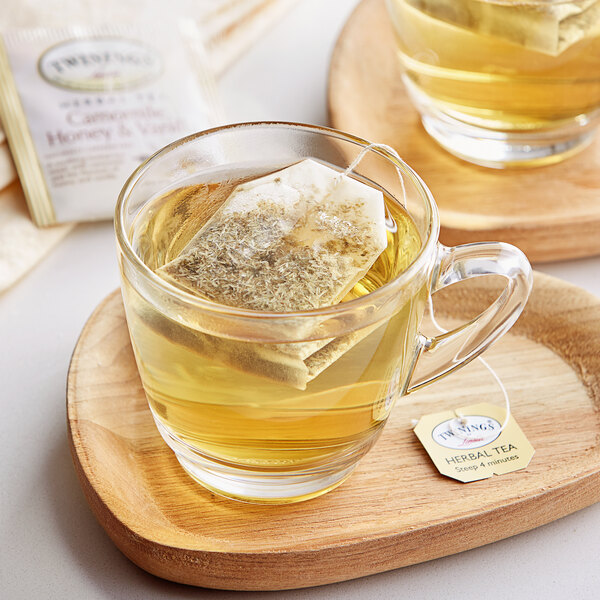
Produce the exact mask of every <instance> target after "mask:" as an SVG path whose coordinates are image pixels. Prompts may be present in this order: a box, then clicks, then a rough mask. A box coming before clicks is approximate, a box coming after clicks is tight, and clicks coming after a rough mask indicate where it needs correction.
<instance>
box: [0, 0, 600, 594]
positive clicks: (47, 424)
mask: <svg viewBox="0 0 600 600" xmlns="http://www.w3.org/2000/svg"><path fill="white" fill-rule="evenodd" d="M355 4H356V1H355V0H327V1H323V0H305V1H304V2H303V3H301V5H300V6H298V8H296V9H295V10H294V11H293V12H292V13H290V14H289V16H287V17H286V18H285V20H284V21H283V22H281V24H280V25H279V26H278V27H277V28H276V29H275V30H273V31H271V32H270V33H268V34H267V35H265V36H264V37H263V39H262V40H261V41H260V42H259V43H258V44H257V45H256V46H255V47H254V48H253V49H252V50H251V51H249V52H248V53H247V54H246V55H245V56H244V57H243V59H241V60H240V61H239V63H237V64H236V65H235V67H234V68H232V69H231V70H230V72H229V73H228V74H227V75H226V76H225V77H224V78H223V79H222V81H221V84H220V87H221V92H222V97H223V101H224V104H225V106H226V109H227V111H228V117H229V119H230V120H231V121H243V120H260V119H282V120H290V121H303V122H312V123H321V124H326V123H327V113H326V103H325V90H326V78H327V70H328V62H329V56H330V53H331V49H332V47H333V44H334V42H335V39H336V37H337V35H338V33H339V31H340V28H341V26H342V24H343V23H344V21H345V20H346V18H347V16H348V15H349V14H350V12H351V10H352V8H353V6H354V5H355ZM599 235H600V232H599ZM538 268H539V269H540V270H542V271H544V272H546V273H550V274H552V275H555V276H557V277H560V278H563V279H565V280H567V281H570V282H573V283H575V284H577V285H580V286H581V287H583V288H586V289H587V290H589V291H591V292H593V293H595V294H596V295H598V296H600V258H592V259H587V260H578V261H570V262H564V263H556V264H553V265H542V266H540V267H538ZM117 285H118V277H117V267H116V260H115V244H114V241H113V233H112V228H111V225H110V224H108V223H101V224H93V225H81V226H79V227H77V228H76V229H75V230H74V231H73V232H72V233H71V234H70V235H69V237H68V238H67V239H66V240H65V241H64V242H63V243H62V244H60V246H59V247H57V248H56V249H55V250H54V251H53V252H52V253H51V254H50V255H49V256H48V257H47V258H46V259H45V260H44V261H43V262H42V263H40V264H39V265H38V266H37V267H36V268H35V269H34V270H33V271H32V272H30V273H29V274H28V275H27V276H26V277H25V278H23V279H22V280H21V281H20V282H19V283H18V284H17V285H15V286H14V287H13V288H12V289H10V290H9V291H8V292H6V293H5V294H3V295H0V340H1V341H2V344H1V348H2V355H1V357H0V389H1V392H0V393H1V401H2V406H3V409H2V419H1V420H0V435H1V437H0V443H1V445H2V446H1V447H2V455H1V456H2V459H1V461H0V473H1V475H0V597H1V598H6V599H7V600H17V599H21V598H23V599H37V598H58V599H64V600H67V599H86V600H87V599H95V598H127V599H131V600H135V599H138V598H139V599H152V598H216V599H221V600H226V599H230V598H236V599H237V598H239V599H240V600H241V599H245V598H264V597H267V598H271V599H273V600H276V599H277V600H279V599H280V598H285V599H296V600H300V599H301V600H308V599H311V600H313V599H314V600H333V599H345V600H351V599H358V598H361V599H371V598H386V599H387V598H412V599H426V598H436V599H438V598H450V599H453V598H459V597H460V598H461V599H462V600H468V599H471V598H472V599H478V600H479V599H480V598H481V597H485V598H486V599H496V598H498V599H500V598H502V599H505V598H516V599H521V598H523V599H535V598H544V599H545V600H551V599H554V598H557V599H558V598H560V599H561V600H563V599H564V598H574V599H578V600H579V599H592V598H594V599H596V598H600V541H599V540H600V504H596V505H594V506H591V507H589V508H587V509H585V510H582V511H579V512H578V513H575V514H573V515H571V516H568V517H566V518H563V519H561V520H559V521H556V522H554V523H551V524H549V525H546V526H544V527H540V528H538V529H536V530H534V531H530V532H528V533H524V534H521V535H518V536H515V537H513V538H510V539H507V540H504V541H501V542H497V543H495V544H491V545H488V546H484V547H482V548H478V549H475V550H471V551H469V552H464V553H462V554H458V555H454V556H449V557H447V558H443V559H439V560H435V561H432V562H429V563H424V564H420V565H416V566H412V567H407V568H404V569H399V570H396V571H392V572H388V573H383V574H379V575H373V576H371V577H365V578H362V579H358V580H355V581H349V582H345V583H340V584H334V585H329V586H324V587H320V588H312V589H306V590H295V591H287V592H275V593H271V594H265V593H259V592H255V593H236V592H220V591H214V590H205V589H197V588H191V587H186V586H183V585H177V584H174V583H170V582H166V581H162V580H160V579H158V578H155V577H153V576H151V575H148V574H147V573H145V572H144V571H142V570H140V569H139V568H137V567H136V566H134V565H133V564H132V563H130V562H129V560H128V559H126V558H125V557H124V556H123V555H122V554H121V553H120V552H119V551H118V550H117V549H116V547H115V546H114V545H113V544H112V542H111V541H110V540H109V538H108V537H107V535H106V534H105V533H104V531H103V530H102V528H101V527H100V526H99V525H98V524H97V522H96V520H95V519H94V517H93V516H92V513H91V512H90V510H89V508H88V506H87V504H86V501H85V499H84V497H83V494H82V492H81V490H80V488H79V484H78V482H77V479H76V476H75V473H74V470H73V465H72V463H71V457H70V454H69V447H68V443H67V434H66V426H65V380H66V376H67V369H68V366H69V359H70V356H71V352H72V350H73V347H74V345H75V342H76V341H77V337H78V335H79V332H80V331H81V328H82V327H83V324H84V323H85V321H86V319H87V318H88V316H89V315H90V313H91V312H92V310H93V309H94V307H95V306H96V305H97V304H98V302H99V301H100V300H101V299H102V298H103V297H104V296H105V295H106V294H107V293H108V292H110V291H111V290H112V289H114V288H115V287H117Z"/></svg>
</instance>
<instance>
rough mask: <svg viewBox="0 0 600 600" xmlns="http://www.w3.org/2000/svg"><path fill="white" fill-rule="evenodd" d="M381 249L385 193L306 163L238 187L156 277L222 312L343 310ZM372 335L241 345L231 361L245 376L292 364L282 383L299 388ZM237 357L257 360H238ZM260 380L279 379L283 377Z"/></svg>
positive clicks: (384, 238) (364, 332) (384, 239)
mask: <svg viewBox="0 0 600 600" xmlns="http://www.w3.org/2000/svg"><path fill="white" fill-rule="evenodd" d="M386 246H387V233H386V227H385V209H384V200H383V194H382V193H381V192H380V191H379V190H376V189H374V188H372V187H370V186H368V185H366V184H363V183H361V182H359V181H358V180H356V179H353V178H351V177H349V176H347V175H346V174H341V173H339V172H337V171H335V170H333V169H331V168H330V167H327V166H325V165H323V164H321V163H318V162H316V161H314V160H310V159H309V160H304V161H302V162H299V163H297V164H295V165H292V166H290V167H287V168H285V169H282V170H280V171H277V172H275V173H272V174H270V175H266V176H264V177H260V178H258V179H254V180H252V181H247V182H245V183H242V184H240V185H238V186H237V187H236V188H235V189H234V190H233V192H232V193H231V194H230V196H229V197H228V199H227V200H226V201H225V202H224V203H223V205H222V206H221V207H220V208H219V209H218V210H217V211H216V213H215V214H214V215H213V216H212V217H211V218H210V219H209V220H208V221H207V222H206V223H205V224H204V225H203V226H202V227H201V228H200V230H199V231H198V233H197V234H196V235H195V236H194V237H193V238H192V239H191V241H190V242H189V244H188V245H187V246H186V247H185V248H184V249H183V251H182V252H181V253H180V254H179V256H177V258H175V259H174V260H172V261H170V262H168V263H167V264H165V265H164V266H163V267H161V268H160V269H158V270H157V273H158V274H159V275H160V276H161V277H162V278H164V279H165V280H167V281H169V282H170V283H172V284H174V285H176V286H178V287H180V288H183V289H185V290H187V291H190V292H192V293H194V294H197V295H199V296H201V297H203V298H206V299H209V300H212V301H215V302H218V303H220V304H226V305H230V306H235V307H242V308H247V309H253V310H261V311H269V312H290V311H302V310H310V309H315V308H322V307H324V306H330V305H334V304H337V303H338V302H340V301H341V300H342V299H343V298H344V296H346V294H347V293H348V292H349V291H350V290H351V289H352V288H353V287H354V286H355V284H356V283H357V282H358V281H359V280H360V279H361V278H362V277H364V275H365V274H366V273H367V271H368V270H369V269H370V268H371V266H372V265H373V263H374V262H375V261H376V260H377V258H378V257H379V255H380V254H381V253H382V252H383V250H384V249H385V248H386ZM372 329H373V327H371V328H367V329H366V330H365V329H363V330H360V331H358V332H353V333H351V334H348V335H347V336H344V338H343V339H342V338H340V339H337V340H331V339H325V340H315V341H308V342H299V343H288V344H271V345H260V344H240V343H237V347H236V348H235V350H234V349H233V347H232V349H231V353H229V355H230V357H231V358H232V359H233V358H234V355H236V359H235V361H233V360H232V361H231V362H232V364H233V366H238V367H239V366H240V364H241V365H245V368H244V370H246V368H247V367H248V366H250V365H251V364H252V363H254V364H255V366H257V365H258V364H259V362H260V364H264V361H265V360H268V361H269V362H272V363H273V364H276V363H277V362H278V361H281V362H282V364H283V363H285V364H286V372H289V370H290V369H291V368H293V365H294V364H295V365H296V367H295V369H296V371H295V374H294V376H293V377H291V376H289V375H286V376H285V377H284V379H285V380H286V381H288V382H289V383H290V384H291V385H293V386H294V387H298V388H299V389H304V388H305V387H306V383H307V382H308V381H310V380H311V379H312V378H314V377H316V376H317V375H318V374H319V373H320V372H321V371H323V370H324V369H325V368H327V366H329V365H330V364H332V363H333V362H334V361H335V360H336V359H337V358H338V357H339V356H340V355H341V354H343V353H344V352H346V351H347V350H348V349H350V347H352V346H353V345H354V344H355V343H357V342H358V341H359V339H362V338H363V337H364V336H365V335H367V334H368V333H369V332H370V331H372ZM301 335H302V332H299V336H301ZM232 344H234V343H233V342H230V341H225V340H223V343H222V345H221V348H220V353H219V354H220V355H221V358H222V357H223V350H224V346H225V345H232ZM242 348H245V351H244V352H246V353H247V352H250V353H253V354H255V357H254V359H249V358H248V356H245V358H244V359H242V360H241V357H240V350H241V349H242ZM321 349H322V350H321ZM226 353H227V352H226ZM258 355H260V356H261V359H260V361H259V360H258ZM236 363H237V364H236ZM270 370H271V371H272V370H273V369H270ZM276 370H277V369H275V371H276ZM261 374H264V375H267V376H269V377H271V378H275V379H280V378H281V373H278V374H277V373H274V372H271V373H269V372H263V373H261Z"/></svg>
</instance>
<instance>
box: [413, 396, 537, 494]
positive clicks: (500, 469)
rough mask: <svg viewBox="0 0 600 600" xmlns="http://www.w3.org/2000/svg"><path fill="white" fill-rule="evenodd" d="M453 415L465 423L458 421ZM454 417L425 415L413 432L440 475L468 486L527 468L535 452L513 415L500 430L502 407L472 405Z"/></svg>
mask: <svg viewBox="0 0 600 600" xmlns="http://www.w3.org/2000/svg"><path fill="white" fill-rule="evenodd" d="M456 413H459V414H460V415H462V416H463V417H465V419H464V422H460V419H459V421H457V415H456ZM456 413H455V412H454V411H451V410H447V411H444V412H439V413H435V414H431V415H425V416H423V417H421V419H420V420H419V422H418V424H417V426H416V427H415V429H414V432H415V434H416V436H417V437H418V438H419V441H420V442H421V444H423V447H424V448H425V450H426V452H427V454H429V457H430V458H431V460H432V461H433V463H434V465H435V466H436V468H437V469H438V471H439V472H440V473H441V474H442V475H446V477H451V478H452V479H457V480H458V481H462V482H463V483H468V482H470V481H478V480H480V479H487V478H488V477H491V476H492V475H504V474H505V473H511V472H512V471H518V470H520V469H524V468H525V467H527V465H528V464H529V462H530V461H531V458H532V457H533V454H534V452H535V450H534V449H533V446H532V445H531V444H530V443H529V440H528V439H527V438H526V437H525V434H524V433H523V431H522V430H521V428H520V427H519V425H518V424H517V422H516V421H515V419H514V417H513V416H512V415H511V416H510V418H509V420H508V423H507V424H506V427H505V428H504V429H501V427H502V422H503V421H504V414H505V413H504V409H503V408H502V407H499V406H495V405H493V404H489V403H481V404H473V405H471V406H465V407H463V408H460V409H457V411H456Z"/></svg>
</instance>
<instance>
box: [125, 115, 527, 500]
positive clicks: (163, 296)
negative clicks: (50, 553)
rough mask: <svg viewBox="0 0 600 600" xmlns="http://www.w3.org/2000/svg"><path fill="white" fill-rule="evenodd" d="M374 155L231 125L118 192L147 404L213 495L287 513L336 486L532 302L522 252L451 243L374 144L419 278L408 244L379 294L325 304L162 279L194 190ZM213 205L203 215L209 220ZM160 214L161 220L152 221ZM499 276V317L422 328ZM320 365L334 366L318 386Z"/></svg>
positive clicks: (379, 270) (275, 128)
mask: <svg viewBox="0 0 600 600" xmlns="http://www.w3.org/2000/svg"><path fill="white" fill-rule="evenodd" d="M366 146H368V142H366V141H365V140H362V139H360V138H357V137H354V136H352V135H348V134H345V133H341V132H339V131H335V130H332V129H327V128H323V127H316V126H309V125H301V124H293V123H245V124H238V125H230V126H225V127H219V128H216V129H211V130H208V131H203V132H201V133H198V134H196V135H192V136H190V137H187V138H185V139H182V140H179V141H177V142H174V143H173V144H171V145H169V146H167V147H166V148H164V149H162V150H160V151H159V152H158V153H156V154H155V155H154V156H153V157H151V158H150V159H149V160H147V161H146V162H145V163H144V164H142V165H141V166H140V167H139V168H138V169H137V170H136V171H135V172H134V173H133V175H132V176H131V178H130V179H129V180H128V182H127V183H126V185H125V187H124V188H123V190H122V192H121V194H120V196H119V200H118V204H117V209H116V223H115V227H116V236H117V242H118V252H119V263H120V270H121V278H122V292H123V300H124V305H125V310H126V316H127V323H128V327H129V332H130V337H131V341H132V345H133V349H134V353H135V357H136V361H137V365H138V369H139V373H140V376H141V380H142V383H143V385H144V389H145V391H146V395H147V397H148V400H149V404H150V409H151V411H152V414H153V416H154V419H155V422H156V425H157V428H158V430H159V432H160V433H161V435H162V437H163V438H164V440H165V441H166V443H167V444H168V445H169V446H170V447H171V449H172V450H173V451H174V452H175V455H176V457H177V459H178V460H179V462H180V463H181V465H182V466H183V468H184V469H185V471H186V472H187V473H188V474H189V475H191V477H192V478H194V479H195V480H196V481H197V482H199V483H200V484H202V485H203V486H205V487H206V488H208V489H209V490H212V491H213V492H216V493H218V494H221V495H223V496H227V497H230V498H234V499H237V500H243V501H247V502H259V503H286V502H296V501H300V500H306V499H309V498H312V497H315V496H318V495H320V494H323V493H325V492H326V491H328V490H331V489H333V488H335V487H336V486H337V485H339V484H340V483H341V482H343V481H344V480H345V479H346V478H347V477H348V476H349V475H350V474H351V472H352V470H353V469H354V467H355V466H356V464H357V462H358V460H359V459H360V458H361V457H362V456H364V454H365V453H366V452H367V451H368V450H369V448H370V447H371V446H372V445H373V443H374V442H375V440H376V439H377V437H378V436H379V434H380V433H381V431H382V428H383V426H384V424H385V422H386V420H387V418H388V416H389V414H390V411H391V410H392V407H393V405H394V402H395V401H396V400H397V399H398V398H399V397H400V396H402V395H404V394H408V393H410V392H411V391H413V390H415V389H418V388H420V387H422V386H424V385H426V384H428V383H430V382H432V381H435V380H436V379H439V378H440V377H441V376H443V375H445V374H447V373H449V372H450V371H453V370H454V369H456V368H457V367H459V366H461V365H463V364H466V363H467V362H469V361H470V360H472V359H473V358H475V357H476V356H477V355H478V354H479V353H481V352H482V351H483V350H484V349H485V348H486V347H487V346H489V344H490V343H491V342H492V341H493V340H495V339H496V338H498V337H499V336H500V335H502V334H503V333H504V332H506V331H507V330H508V329H509V328H510V327H511V325H512V324H513V323H514V321H515V320H516V319H517V317H518V316H519V314H520V313H521V311H522V309H523V307H524V304H525V302H526V300H527V297H528V295H529V292H530V289H531V281H532V275H531V267H530V265H529V263H528V261H527V259H526V258H525V256H524V255H523V253H522V252H521V251H520V250H518V249H517V248H515V247H513V246H510V245H507V244H503V243H497V242H494V243H492V242H491V243H476V244H467V245H464V246H457V247H454V248H447V247H445V246H443V245H441V244H440V243H439V242H438V233H439V220H438V213H437V209H436V206H435V203H434V200H433V198H432V196H431V193H430V191H429V190H428V189H427V187H426V186H425V184H424V183H423V182H422V181H421V179H420V178H419V176H418V175H417V174H416V173H415V172H414V171H413V170H412V169H411V168H410V167H409V166H408V165H407V164H405V163H404V162H402V161H401V160H398V159H397V158H395V157H394V156H393V155H392V154H390V153H389V152H388V151H386V150H384V149H375V148H371V149H369V150H368V151H367V152H366V155H365V157H364V159H363V160H362V161H361V162H360V164H359V165H358V167H357V169H356V171H355V174H356V176H358V177H360V178H361V179H362V180H363V181H365V182H370V184H371V185H373V186H375V187H379V189H381V190H383V191H384V195H385V198H386V204H387V210H388V218H387V227H388V230H389V231H388V239H392V238H393V235H394V234H393V232H394V231H395V229H397V227H398V223H399V221H398V218H399V217H401V216H402V215H406V213H408V214H409V215H410V217H411V219H412V221H411V223H412V225H411V226H412V227H413V228H414V231H417V232H418V235H417V236H416V237H415V238H414V239H417V240H418V245H417V246H416V248H415V252H414V257H413V259H412V262H411V263H410V264H409V266H408V268H406V269H404V268H403V267H404V266H406V265H401V264H400V263H398V262H397V259H398V257H399V256H402V252H401V251H400V250H401V249H399V246H398V247H396V246H394V247H393V250H394V251H393V252H387V251H384V253H383V254H382V255H381V256H380V258H379V259H378V260H377V262H376V263H375V265H374V266H373V267H372V270H373V273H375V277H380V279H381V280H380V281H379V283H378V284H377V285H375V286H374V287H373V288H372V289H371V291H368V290H367V291H368V293H367V292H366V291H364V290H363V292H364V293H363V294H358V295H357V296H356V297H354V298H353V299H350V300H348V301H343V302H341V303H339V304H336V305H333V306H328V307H325V308H319V309H313V310H305V311H297V312H289V313H281V312H263V311H256V310H249V309H243V308H236V307H232V306H226V305H222V304H218V303H215V302H212V301H209V300H206V299H203V298H201V297H198V296H195V295H193V294H190V293H188V292H186V291H183V290H182V289H179V288H178V287H175V286H173V285H171V284H170V283H168V282H166V281H165V280H163V279H162V278H161V277H159V276H158V275H157V274H156V273H155V272H154V271H153V269H155V268H156V266H157V264H160V263H161V261H162V262H164V261H165V260H166V259H165V256H166V254H168V251H166V254H165V252H163V250H160V249H161V248H162V249H164V248H166V247H169V248H171V247H174V246H173V244H175V246H176V245H177V242H176V240H177V235H178V233H177V231H179V228H180V225H181V222H180V221H178V219H180V218H181V214H186V210H187V209H184V207H183V205H180V204H179V203H180V202H183V201H184V200H185V199H186V198H187V199H188V200H189V198H190V197H194V198H195V197H197V194H196V195H195V194H189V193H188V192H187V191H186V190H189V189H196V190H197V189H199V188H197V187H196V188H189V186H190V185H196V186H198V185H200V186H202V185H203V184H206V183H207V182H210V183H215V182H219V181H224V180H227V179H231V178H232V177H233V178H235V176H236V174H240V173H243V174H244V175H246V176H247V175H248V174H256V175H258V174H264V173H268V172H272V171H274V170H276V169H278V168H282V167H286V166H288V165H291V164H293V163H296V162H298V161H300V160H302V159H304V158H309V157H310V158H313V159H316V160H319V161H322V162H325V163H328V164H329V165H332V166H334V167H336V168H337V169H340V170H344V169H345V168H346V167H347V165H348V164H350V162H351V161H352V160H353V159H354V158H355V157H356V156H357V155H358V153H359V152H360V151H362V150H363V149H364V148H365V147H366ZM399 173H400V174H401V175H402V180H403V185H402V183H401V181H400V178H399ZM403 187H404V190H403V189H402V188H403ZM202 189H205V190H206V189H212V188H210V187H208V188H207V187H206V186H204V187H202ZM209 196H210V194H209ZM157 198H159V202H158V204H156V199H157ZM165 198H167V199H168V201H164V200H163V199H165ZM209 199H210V198H209ZM399 199H401V200H402V203H405V207H406V213H404V210H403V209H402V207H401V206H400V201H399ZM153 202H154V204H153ZM161 203H162V204H161ZM208 204H210V202H208ZM208 204H207V206H208ZM148 206H152V207H158V208H153V209H152V210H151V211H149V212H148V210H147V209H148ZM164 206H170V209H169V210H170V212H168V213H165V214H167V217H165V218H163V217H162V216H161V215H162V208H161V207H164ZM203 206H205V205H203V204H202V202H200V204H198V205H196V207H195V212H194V214H195V215H196V216H198V215H199V214H200V215H201V214H202V211H203V210H204V209H203ZM147 214H150V215H151V219H150V221H148V219H147V218H142V217H143V215H147ZM190 214H191V213H190ZM391 215H397V217H396V221H392V220H391ZM398 216H399V217H398ZM171 220H173V223H171ZM148 223H151V224H152V227H150V226H149V225H148ZM157 223H158V224H160V225H161V227H162V229H161V227H159V226H158V225H157ZM171 225H174V226H173V227H171ZM161 236H162V237H161ZM402 239H403V237H402V236H400V237H398V236H397V241H398V240H400V243H402ZM157 248H158V249H159V251H157ZM161 253H162V254H161ZM157 261H158V262H157ZM394 265H396V266H394ZM398 265H400V266H398ZM370 272H371V271H370ZM487 274H494V275H502V276H503V277H504V278H505V279H506V287H505V289H504V292H503V293H502V294H501V295H500V297H499V298H498V299H497V300H496V301H495V302H494V303H493V304H492V305H491V306H490V307H489V308H487V309H486V310H485V311H484V312H483V313H482V314H481V315H479V316H478V317H477V318H476V319H474V320H473V321H471V322H470V323H468V324H466V325H463V326H462V327H460V328H458V329H456V330H454V331H452V332H450V333H447V334H444V335H440V336H437V337H434V338H426V337H425V336H423V335H421V334H419V325H420V322H421V318H422V316H423V312H424V309H425V306H426V303H427V301H428V297H429V295H430V294H431V293H433V292H435V291H436V290H439V289H441V288H443V287H445V286H447V285H449V284H452V283H455V282H459V281H461V280H463V279H467V278H470V277H475V276H479V275H487ZM357 285H358V284H357ZM311 345H315V346H314V347H316V348H317V351H315V352H314V353H313V354H311V355H310V356H309V357H308V358H307V359H306V360H304V361H301V360H299V359H297V358H295V359H292V358H289V356H288V355H287V354H284V353H283V351H282V350H285V351H286V352H287V351H288V350H289V349H290V348H296V349H297V348H300V349H305V348H312V349H314V347H313V346H311ZM319 349H320V350H319ZM340 349H341V350H340ZM334 350H335V352H334ZM311 352H312V350H309V351H308V352H307V354H310V353H311ZM332 355H333V360H332V359H331V356H332ZM317 359H318V360H317ZM315 360H316V361H317V362H318V361H321V362H323V360H325V367H324V368H323V365H321V367H320V369H321V371H320V372H319V373H318V374H317V375H316V376H313V377H312V378H310V377H308V378H307V377H306V373H307V372H308V373H309V375H310V368H311V361H313V362H314V361H315ZM415 365H417V367H418V368H417V369H416V370H415ZM302 377H305V379H304V380H302ZM299 380H300V383H298V381H299Z"/></svg>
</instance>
